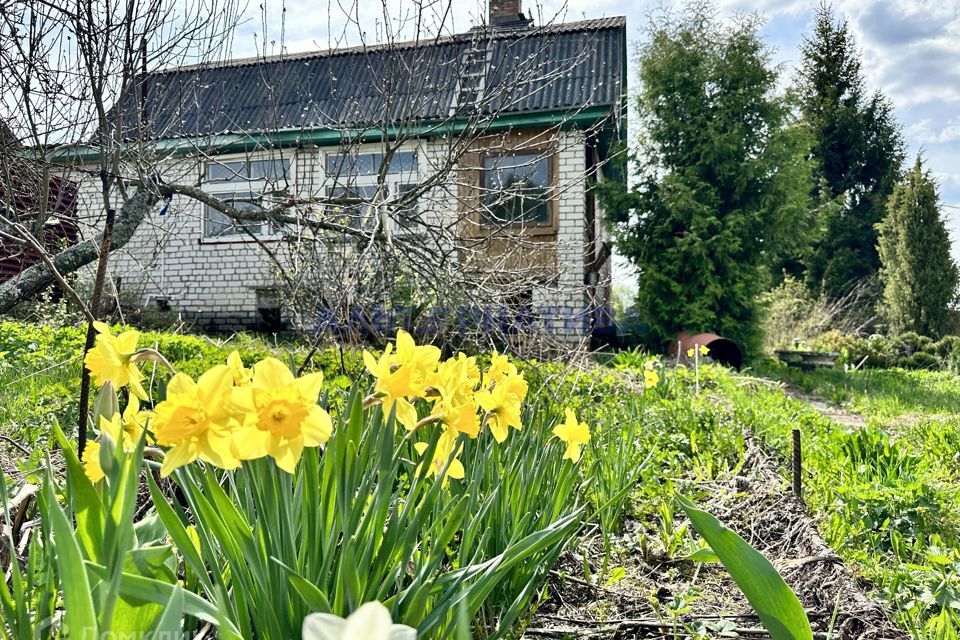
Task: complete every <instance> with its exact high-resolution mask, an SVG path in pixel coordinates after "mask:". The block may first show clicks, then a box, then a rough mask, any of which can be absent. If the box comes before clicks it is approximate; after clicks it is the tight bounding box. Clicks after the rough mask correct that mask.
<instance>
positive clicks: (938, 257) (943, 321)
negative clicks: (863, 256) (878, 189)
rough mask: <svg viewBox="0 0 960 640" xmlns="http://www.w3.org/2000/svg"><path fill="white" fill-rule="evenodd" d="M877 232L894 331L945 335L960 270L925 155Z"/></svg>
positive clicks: (896, 191) (894, 198) (889, 206)
mask: <svg viewBox="0 0 960 640" xmlns="http://www.w3.org/2000/svg"><path fill="white" fill-rule="evenodd" d="M877 230H878V232H879V242H878V245H877V249H878V251H879V253H880V259H881V261H882V265H883V266H882V268H881V270H880V276H881V280H882V282H883V299H884V303H885V304H884V305H883V310H884V316H885V317H886V319H887V321H888V322H889V323H890V329H891V330H892V331H895V332H897V333H900V332H904V331H915V332H916V333H919V334H922V335H928V336H931V337H935V338H937V337H940V336H941V335H943V333H944V332H945V331H946V330H947V323H948V320H949V311H950V306H951V305H952V304H953V303H954V302H955V301H956V299H957V283H958V280H960V271H958V269H957V264H956V262H954V260H953V257H952V256H951V255H950V234H949V233H948V232H947V227H946V225H945V224H944V220H943V216H942V215H941V210H940V196H939V194H938V193H937V184H936V181H935V179H934V178H933V176H932V175H931V173H930V171H929V170H928V169H924V167H923V160H922V159H921V157H920V156H917V161H916V163H915V164H914V165H913V169H911V170H910V171H909V172H908V173H907V175H906V176H905V177H904V180H903V182H901V183H900V184H898V185H897V186H896V187H894V190H893V194H892V195H891V196H890V200H889V202H888V203H887V215H886V217H884V219H883V221H882V222H881V223H880V224H879V225H877Z"/></svg>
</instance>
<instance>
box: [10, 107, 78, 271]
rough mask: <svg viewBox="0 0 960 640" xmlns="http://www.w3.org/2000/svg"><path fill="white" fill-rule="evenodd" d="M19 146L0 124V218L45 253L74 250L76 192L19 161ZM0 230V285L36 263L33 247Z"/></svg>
mask: <svg viewBox="0 0 960 640" xmlns="http://www.w3.org/2000/svg"><path fill="white" fill-rule="evenodd" d="M22 150H23V147H22V145H21V144H20V141H19V140H17V138H16V136H15V135H14V134H13V132H12V131H11V130H10V128H9V127H8V126H7V124H6V123H5V122H3V121H2V120H0V215H2V216H3V217H4V218H6V219H7V220H10V221H12V222H15V223H18V224H20V225H22V226H23V227H24V228H25V229H27V231H29V232H30V233H31V234H32V235H33V237H34V238H35V239H36V240H37V242H38V243H39V244H40V246H42V247H43V248H44V249H45V250H46V251H47V252H50V253H56V252H57V251H59V250H61V249H63V248H64V247H66V246H69V245H73V244H76V242H77V237H78V229H77V221H76V215H77V211H76V206H77V187H76V185H75V184H73V183H72V182H70V181H69V180H64V179H62V178H60V177H57V176H51V175H49V173H48V172H47V171H45V169H44V167H43V166H42V165H41V164H40V163H37V162H32V161H30V160H27V159H25V158H24V157H23V156H22V155H21V151H22ZM11 231H12V230H10V229H7V230H4V229H3V225H2V224H0V282H4V281H6V280H9V279H10V278H12V277H14V276H16V275H18V274H19V273H20V272H21V271H23V270H24V269H27V268H29V267H31V266H33V265H35V264H37V263H39V262H40V261H41V258H40V254H39V252H38V251H37V250H36V249H35V247H32V246H30V245H29V244H25V243H24V242H23V240H22V239H21V238H20V237H19V234H17V233H16V232H13V233H11Z"/></svg>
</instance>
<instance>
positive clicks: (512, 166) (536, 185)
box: [480, 153, 551, 226]
mask: <svg viewBox="0 0 960 640" xmlns="http://www.w3.org/2000/svg"><path fill="white" fill-rule="evenodd" d="M480 187H481V192H482V198H481V200H482V202H483V213H482V215H483V220H482V223H483V224H485V225H489V226H495V225H521V224H528V225H548V224H550V222H551V220H550V198H549V192H550V162H549V158H547V156H545V155H543V154H538V153H511V154H504V155H492V156H486V157H484V159H483V170H482V172H481V180H480Z"/></svg>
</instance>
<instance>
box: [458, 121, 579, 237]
mask: <svg viewBox="0 0 960 640" xmlns="http://www.w3.org/2000/svg"><path fill="white" fill-rule="evenodd" d="M542 136H543V132H540V131H539V130H538V131H533V132H527V131H523V132H514V133H513V134H511V135H509V136H508V137H507V138H505V139H504V138H498V137H493V138H490V139H489V140H485V139H481V140H478V141H477V143H476V144H475V145H474V147H473V149H471V151H470V152H468V154H467V155H465V156H464V161H466V162H468V163H469V165H468V166H469V168H470V169H471V171H470V173H471V174H472V175H473V177H472V179H470V180H469V183H470V184H469V185H463V186H462V187H461V194H463V195H462V196H461V197H462V198H464V202H463V204H462V205H461V207H464V208H466V209H467V213H468V220H469V222H467V223H466V224H465V225H462V226H461V228H462V231H461V233H463V234H465V235H466V236H470V237H478V238H492V237H496V236H501V235H502V236H533V237H542V238H543V239H544V240H549V239H551V238H552V237H554V236H556V235H557V233H558V231H559V228H560V211H559V202H560V194H561V190H560V188H559V187H560V173H559V169H560V166H559V158H558V154H557V152H558V144H557V141H556V140H554V139H550V140H542V139H541V138H542ZM517 154H536V155H538V156H541V157H543V158H544V159H546V161H547V173H548V176H549V177H550V187H549V191H548V193H549V194H550V195H549V197H548V198H547V206H548V211H549V215H550V218H549V221H548V222H547V223H546V224H531V223H519V224H490V223H488V222H487V221H486V220H485V216H484V211H483V207H484V205H483V196H484V194H483V172H484V171H485V170H484V168H483V167H484V163H485V162H486V159H487V158H490V157H500V156H504V155H517Z"/></svg>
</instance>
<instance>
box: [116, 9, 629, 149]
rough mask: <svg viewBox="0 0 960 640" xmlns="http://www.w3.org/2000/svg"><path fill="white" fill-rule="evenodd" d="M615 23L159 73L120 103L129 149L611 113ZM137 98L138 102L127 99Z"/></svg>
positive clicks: (618, 55)
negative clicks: (146, 141)
mask: <svg viewBox="0 0 960 640" xmlns="http://www.w3.org/2000/svg"><path fill="white" fill-rule="evenodd" d="M625 25H626V23H625V20H624V18H603V19H598V20H586V21H581V22H572V23H566V24H558V25H551V26H549V27H544V28H536V29H531V30H525V31H497V30H489V29H477V30H473V31H471V32H469V33H465V34H460V35H456V36H450V37H446V38H442V39H438V40H433V41H430V42H427V43H424V42H415V43H401V44H394V45H389V46H387V45H381V46H374V47H365V48H364V47H357V48H351V49H345V50H339V51H333V52H315V53H307V54H297V55H291V56H284V57H277V58H268V59H263V58H261V59H249V58H248V59H244V60H234V61H229V62H227V63H224V64H219V65H216V66H197V67H190V68H182V69H175V70H169V71H158V72H155V73H152V74H150V75H149V76H147V78H146V81H145V84H144V87H143V88H142V89H141V88H139V87H138V89H137V90H136V91H134V92H132V93H131V94H127V97H126V98H125V99H124V100H122V101H121V102H120V113H122V114H123V117H122V118H121V123H122V125H123V126H124V130H125V131H126V132H127V135H128V137H132V136H131V135H130V134H132V128H133V125H134V123H135V122H136V117H135V114H136V110H137V109H138V107H139V106H140V105H143V107H144V114H145V118H144V120H145V121H146V123H147V127H146V128H147V131H146V132H145V133H146V135H147V136H149V137H153V138H180V137H194V136H205V135H215V134H224V133H255V132H265V131H277V130H290V129H329V128H340V127H367V126H377V125H381V124H382V125H396V124H398V123H410V122H423V121H434V120H442V119H445V118H448V117H451V116H467V115H470V114H474V113H476V112H477V111H480V112H482V113H485V114H489V115H501V114H504V115H505V114H516V113H523V112H533V111H545V110H573V109H579V108H582V107H589V106H596V105H618V104H619V103H620V99H621V86H622V82H623V78H622V77H621V76H622V74H623V67H624V58H625V56H626V51H624V32H625V28H626V26H625ZM134 94H135V95H134Z"/></svg>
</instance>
